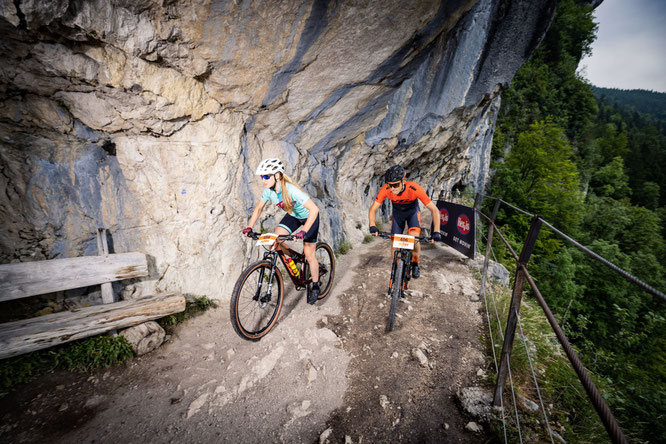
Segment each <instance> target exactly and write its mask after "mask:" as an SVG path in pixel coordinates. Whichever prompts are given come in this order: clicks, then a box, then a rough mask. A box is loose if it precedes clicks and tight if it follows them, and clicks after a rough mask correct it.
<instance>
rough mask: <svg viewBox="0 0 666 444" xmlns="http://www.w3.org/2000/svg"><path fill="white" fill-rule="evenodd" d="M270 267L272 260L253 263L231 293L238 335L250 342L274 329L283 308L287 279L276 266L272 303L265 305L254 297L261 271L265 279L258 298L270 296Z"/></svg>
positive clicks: (234, 324) (231, 312)
mask: <svg viewBox="0 0 666 444" xmlns="http://www.w3.org/2000/svg"><path fill="white" fill-rule="evenodd" d="M271 267H272V264H271V262H269V261H265V260H264V261H259V262H255V263H254V264H252V265H250V266H249V267H248V268H246V269H245V271H243V273H241V275H240V276H239V277H238V280H237V281H236V285H235V286H234V291H233V293H232V295H231V304H230V306H229V310H230V318H231V324H232V325H233V327H234V330H235V331H236V333H237V334H238V336H240V337H241V338H243V339H246V340H248V341H258V340H259V339H261V338H262V337H263V336H265V335H266V334H267V333H268V332H269V331H271V329H272V328H273V327H274V326H275V324H276V322H277V320H278V317H279V316H280V311H281V310H282V302H283V295H284V282H283V279H282V274H281V273H280V270H279V269H278V268H277V267H276V269H275V275H274V276H273V288H272V291H271V300H270V302H268V303H266V304H265V305H264V306H263V307H262V304H261V303H260V301H255V300H253V296H254V295H256V293H257V292H256V289H257V287H258V279H259V277H260V274H261V271H262V270H263V271H264V278H263V284H262V290H261V294H260V295H259V297H260V298H262V297H265V296H266V295H267V291H266V290H267V289H268V277H269V276H270V272H271Z"/></svg>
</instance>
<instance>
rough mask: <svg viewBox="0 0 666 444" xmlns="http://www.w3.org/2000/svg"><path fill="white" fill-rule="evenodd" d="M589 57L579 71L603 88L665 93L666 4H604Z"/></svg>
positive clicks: (664, 0) (615, 0)
mask: <svg viewBox="0 0 666 444" xmlns="http://www.w3.org/2000/svg"><path fill="white" fill-rule="evenodd" d="M594 17H595V22H596V23H597V24H598V26H599V29H598V30H597V39H596V40H595V42H594V43H593V44H592V56H591V57H586V58H584V59H583V60H581V63H580V65H579V70H581V72H582V74H583V76H584V77H585V78H587V79H588V80H589V81H590V83H592V84H593V85H595V86H600V87H604V88H620V89H647V90H653V91H659V92H666V0H604V1H603V3H602V4H601V5H600V6H599V7H597V9H596V10H595V11H594Z"/></svg>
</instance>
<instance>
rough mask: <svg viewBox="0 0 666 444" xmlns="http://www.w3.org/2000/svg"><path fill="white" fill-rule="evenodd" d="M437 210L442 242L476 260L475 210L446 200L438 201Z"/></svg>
mask: <svg viewBox="0 0 666 444" xmlns="http://www.w3.org/2000/svg"><path fill="white" fill-rule="evenodd" d="M437 208H438V209H439V227H440V231H441V233H442V242H444V243H445V244H447V245H449V246H450V247H452V248H454V249H456V250H457V251H459V252H461V253H462V254H464V255H465V256H468V257H470V258H472V259H474V251H475V250H476V229H475V227H474V208H471V207H467V206H465V205H460V204H457V203H453V202H447V201H445V200H438V201H437ZM431 229H432V227H431Z"/></svg>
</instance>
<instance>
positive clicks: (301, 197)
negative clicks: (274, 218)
mask: <svg viewBox="0 0 666 444" xmlns="http://www.w3.org/2000/svg"><path fill="white" fill-rule="evenodd" d="M286 186H287V193H289V197H291V201H292V202H293V204H294V207H293V208H292V209H291V211H290V212H289V214H291V215H292V216H294V217H295V218H297V219H307V218H308V216H309V215H310V210H308V209H307V208H305V205H304V204H305V202H307V201H308V199H310V196H308V195H307V194H306V193H305V192H304V191H301V190H300V189H298V188H297V187H295V186H294V185H292V184H290V183H288V184H286ZM261 200H262V201H263V202H268V201H269V200H270V201H271V202H273V203H274V204H275V205H277V206H279V207H280V208H282V205H280V204H281V203H282V191H280V192H279V193H276V192H275V191H273V190H271V189H270V188H265V189H264V192H263V193H262V194H261Z"/></svg>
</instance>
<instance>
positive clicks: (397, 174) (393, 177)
mask: <svg viewBox="0 0 666 444" xmlns="http://www.w3.org/2000/svg"><path fill="white" fill-rule="evenodd" d="M404 178H405V169H404V168H403V167H401V166H400V165H395V166H392V167H391V168H389V169H388V170H386V173H385V174H384V182H397V181H399V180H402V179H404Z"/></svg>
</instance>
